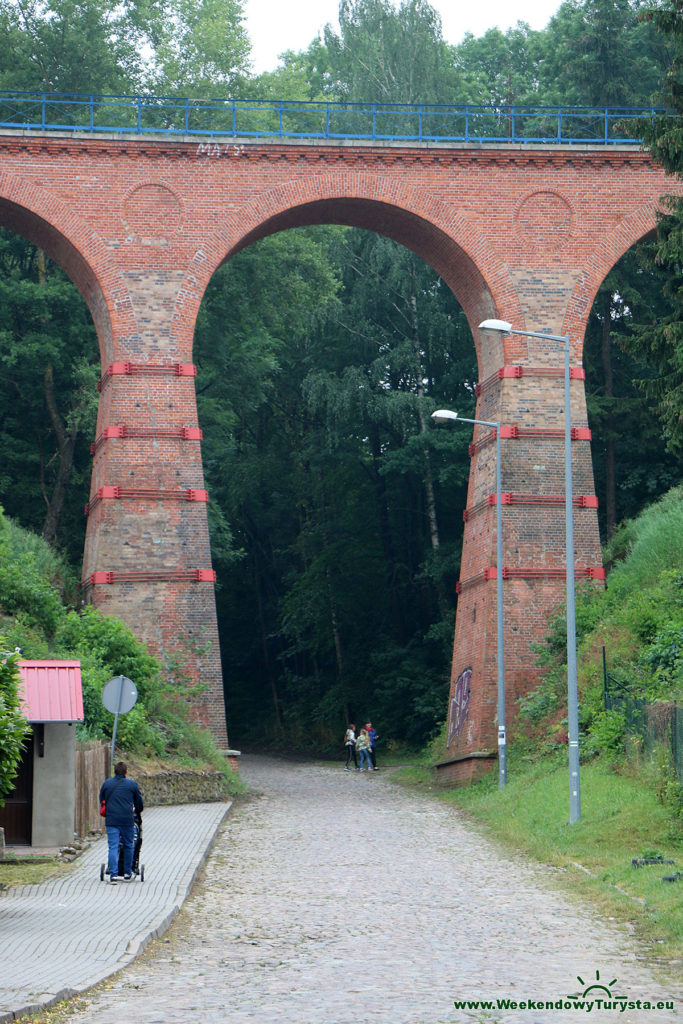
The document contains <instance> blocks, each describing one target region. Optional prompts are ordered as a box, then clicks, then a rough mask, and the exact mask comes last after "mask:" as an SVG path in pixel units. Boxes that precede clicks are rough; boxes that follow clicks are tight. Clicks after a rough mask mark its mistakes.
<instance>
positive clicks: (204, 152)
mask: <svg viewBox="0 0 683 1024" xmlns="http://www.w3.org/2000/svg"><path fill="white" fill-rule="evenodd" d="M245 152H246V147H245V146H237V145H235V144H233V143H231V142H226V143H220V142H200V143H199V145H198V146H197V156H208V157H209V159H212V160H215V159H217V158H218V157H224V156H242V155H243V154H244V153H245Z"/></svg>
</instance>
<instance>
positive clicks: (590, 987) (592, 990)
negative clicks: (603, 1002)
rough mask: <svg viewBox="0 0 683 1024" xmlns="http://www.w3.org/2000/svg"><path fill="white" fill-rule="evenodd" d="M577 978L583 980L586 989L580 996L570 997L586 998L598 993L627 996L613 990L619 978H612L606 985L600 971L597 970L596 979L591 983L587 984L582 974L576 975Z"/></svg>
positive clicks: (615, 997) (571, 997) (573, 997)
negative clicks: (617, 993)
mask: <svg viewBox="0 0 683 1024" xmlns="http://www.w3.org/2000/svg"><path fill="white" fill-rule="evenodd" d="M576 980H577V981H580V982H581V984H582V985H583V986H584V989H583V992H582V993H581V995H580V996H570V997H569V998H570V999H585V998H586V997H587V996H591V995H593V996H595V995H597V994H598V993H604V994H605V995H608V996H610V997H611V998H612V999H625V998H626V996H618V995H615V994H614V993H613V992H612V991H611V989H612V986H613V985H616V983H617V979H616V978H612V980H611V981H610V982H608V983H607V984H606V985H605V983H604V982H602V981H601V980H600V971H596V972H595V981H592V982H590V983H589V984H586V982H585V981H584V980H583V978H582V977H581V975H580V974H577V975H576Z"/></svg>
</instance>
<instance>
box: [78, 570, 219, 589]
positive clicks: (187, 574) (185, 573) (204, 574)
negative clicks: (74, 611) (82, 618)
mask: <svg viewBox="0 0 683 1024" xmlns="http://www.w3.org/2000/svg"><path fill="white" fill-rule="evenodd" d="M176 581H177V582H183V581H185V582H188V583H215V582H216V570H215V569H157V570H151V569H150V570H149V571H148V572H112V571H111V570H105V571H100V572H91V573H90V576H89V577H88V579H87V580H82V581H81V583H80V586H81V587H96V586H99V585H100V584H106V585H111V584H113V583H167V582H176Z"/></svg>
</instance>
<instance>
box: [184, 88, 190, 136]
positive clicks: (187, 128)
mask: <svg viewBox="0 0 683 1024" xmlns="http://www.w3.org/2000/svg"><path fill="white" fill-rule="evenodd" d="M185 134H186V135H189V134H190V97H189V96H187V97H186V99H185Z"/></svg>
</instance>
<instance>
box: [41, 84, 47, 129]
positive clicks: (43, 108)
mask: <svg viewBox="0 0 683 1024" xmlns="http://www.w3.org/2000/svg"><path fill="white" fill-rule="evenodd" d="M46 102H47V97H46V95H45V93H43V103H42V107H41V110H42V114H41V117H42V124H41V128H42V130H43V131H45V107H46Z"/></svg>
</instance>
